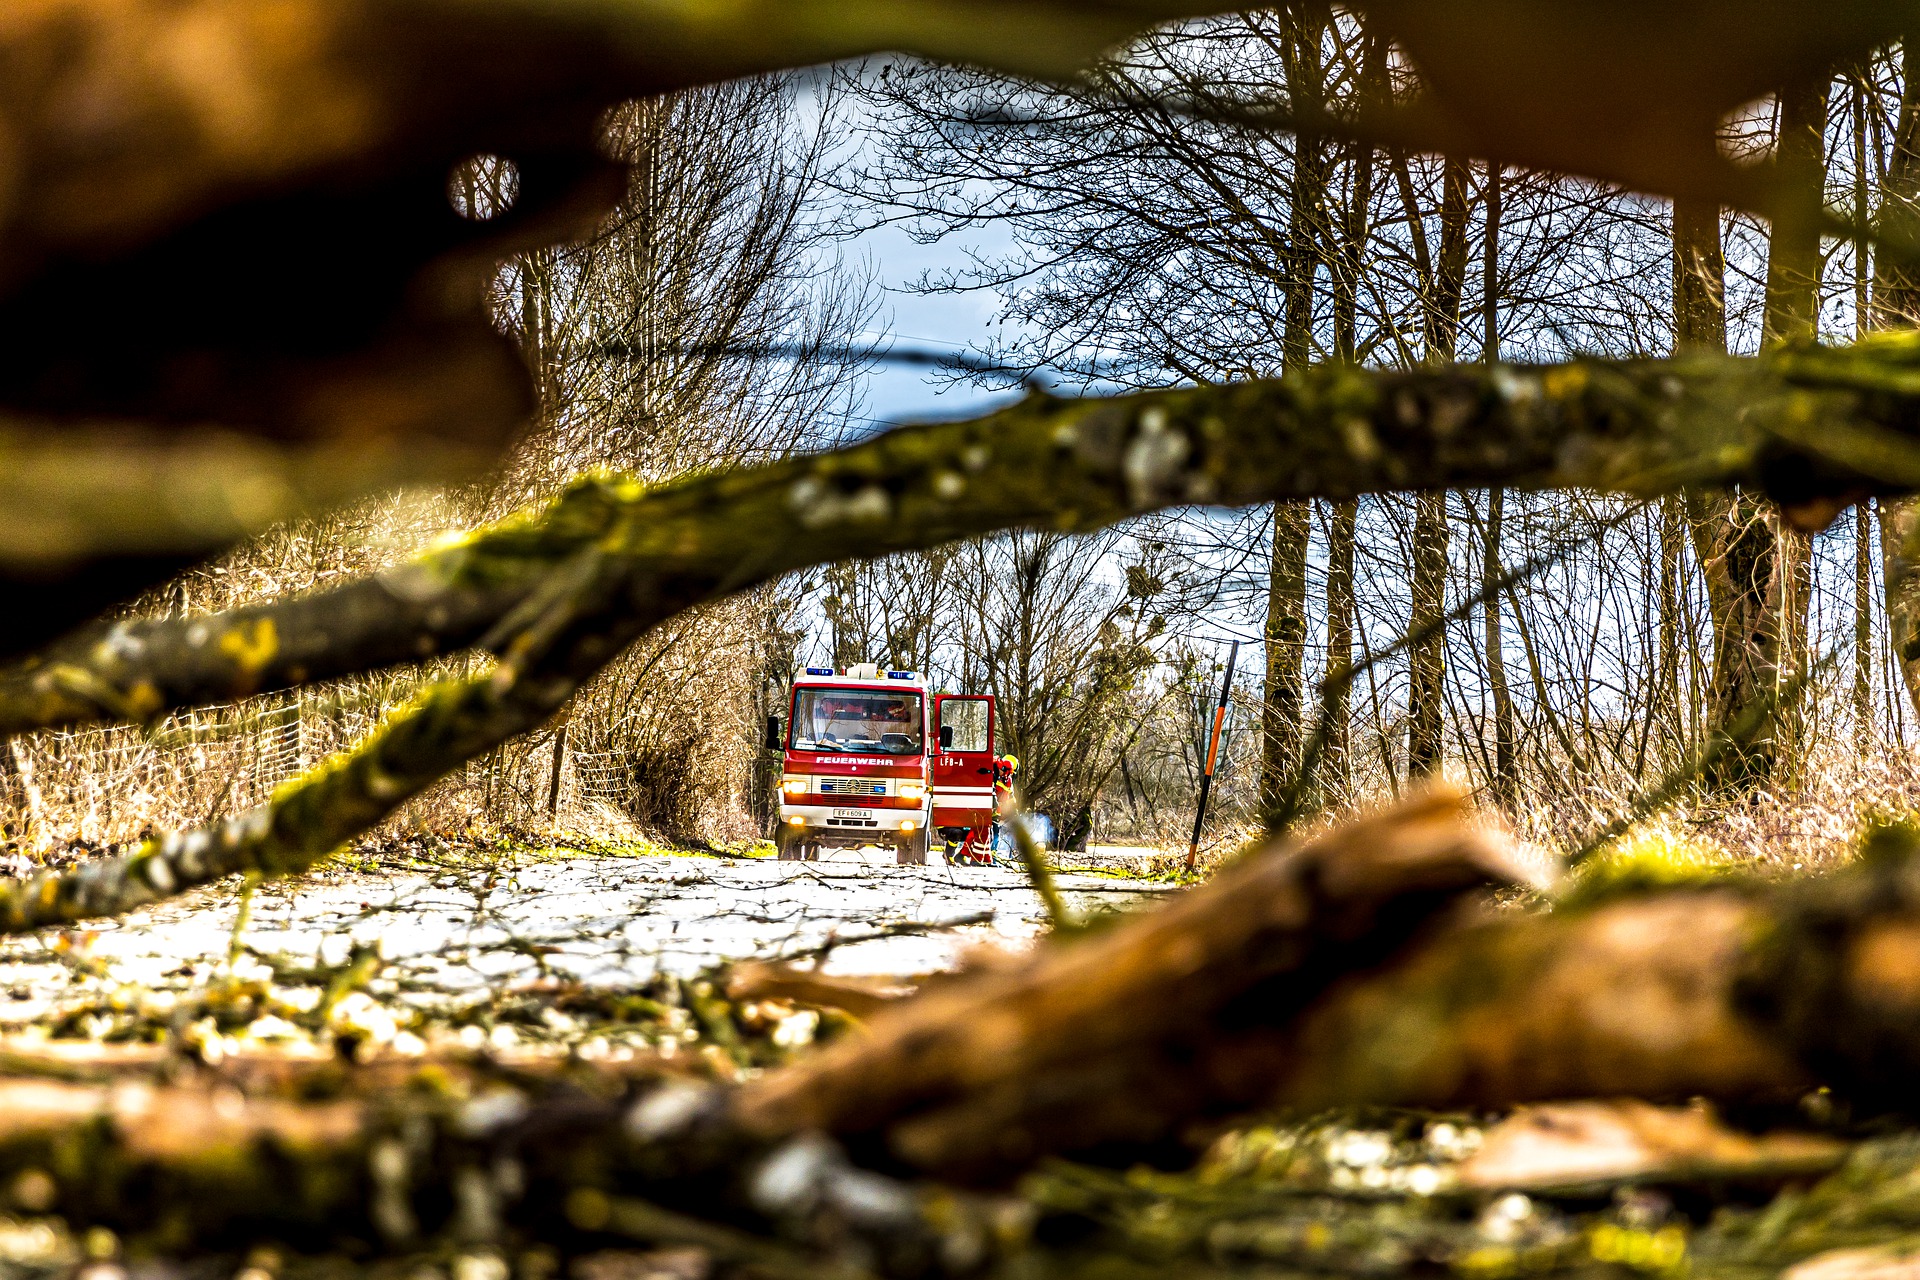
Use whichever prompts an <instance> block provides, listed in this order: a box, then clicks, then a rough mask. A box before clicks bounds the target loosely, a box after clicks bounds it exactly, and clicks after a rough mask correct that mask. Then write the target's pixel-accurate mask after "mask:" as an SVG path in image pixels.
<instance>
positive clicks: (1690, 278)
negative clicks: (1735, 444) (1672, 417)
mask: <svg viewBox="0 0 1920 1280" xmlns="http://www.w3.org/2000/svg"><path fill="white" fill-rule="evenodd" d="M1673 292H1674V350H1675V353H1676V354H1681V353H1686V352H1694V351H1725V350H1726V349H1727V315H1726V258H1725V256H1724V254H1723V252H1722V250H1721V247H1720V211H1719V210H1718V209H1714V208H1704V207H1700V206H1697V205H1692V204H1688V203H1686V202H1684V201H1676V202H1675V204H1674V209H1673ZM1686 505H1687V517H1688V524H1689V525H1690V526H1691V532H1692V534H1693V548H1694V558H1695V559H1696V560H1698V561H1699V562H1700V572H1701V576H1702V577H1703V578H1704V579H1705V580H1706V584H1707V609H1708V612H1709V613H1710V614H1711V615H1712V618H1713V672H1712V676H1711V678H1710V680H1709V683H1708V690H1707V732H1708V733H1714V732H1724V731H1726V730H1727V729H1729V728H1730V727H1731V726H1732V725H1733V724H1734V723H1735V722H1736V721H1738V720H1739V719H1740V716H1741V713H1742V712H1744V711H1745V710H1746V709H1747V708H1749V707H1750V706H1753V705H1754V704H1755V703H1756V702H1758V701H1760V700H1761V699H1764V698H1768V697H1771V696H1772V694H1773V691H1774V688H1775V685H1776V683H1777V670H1778V651H1777V649H1776V648H1775V645H1776V642H1777V641H1778V639H1779V627H1778V624H1777V621H1776V619H1775V617H1774V616H1773V613H1774V601H1775V600H1776V599H1777V597H1776V594H1775V589H1774V584H1775V571H1776V567H1777V561H1778V559H1779V557H1778V555H1777V554H1776V552H1777V549H1778V548H1777V546H1776V538H1775V535H1774V527H1773V522H1772V521H1771V520H1770V519H1769V518H1768V515H1767V511H1766V509H1765V508H1764V507H1763V505H1762V503H1761V501H1760V500H1759V499H1758V498H1756V497H1755V496H1754V495H1752V494H1751V493H1748V492H1745V491H1743V490H1741V489H1738V488H1733V489H1725V490H1714V491H1710V492H1693V493H1689V494H1687V495H1686ZM1774 758H1775V738H1774V733H1773V730H1772V725H1771V723H1769V724H1766V725H1764V726H1762V727H1761V728H1760V729H1759V730H1758V731H1757V732H1756V733H1754V734H1753V735H1751V736H1750V737H1748V738H1747V740H1746V741H1743V742H1740V743H1737V744H1735V745H1734V746H1733V747H1731V748H1730V749H1729V750H1726V751H1723V752H1721V753H1720V754H1719V755H1718V756H1716V757H1715V759H1714V761H1713V763H1712V764H1711V765H1709V766H1708V768H1707V770H1706V774H1705V777H1704V779H1703V781H1704V782H1705V783H1706V785H1707V787H1708V789H1709V790H1712V791H1717V792H1723V793H1731V792H1744V791H1750V790H1752V789H1753V788H1754V787H1756V786H1759V785H1761V784H1762V783H1764V782H1765V781H1766V780H1767V779H1768V778H1769V777H1771V776H1772V773H1773V763H1774Z"/></svg>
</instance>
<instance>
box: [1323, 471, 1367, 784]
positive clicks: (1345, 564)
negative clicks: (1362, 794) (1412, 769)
mask: <svg viewBox="0 0 1920 1280" xmlns="http://www.w3.org/2000/svg"><path fill="white" fill-rule="evenodd" d="M1359 513H1360V504H1359V503H1358V502H1356V501H1355V500H1354V499H1352V498H1348V499H1347V500H1346V501H1345V502H1336V503H1334V504H1333V506H1332V508H1331V510H1330V513H1329V519H1328V522H1327V673H1326V677H1325V678H1326V690H1325V692H1324V693H1323V695H1322V698H1321V715H1322V716H1324V717H1325V719H1326V730H1325V733H1326V737H1325V741H1324V743H1323V744H1322V746H1321V751H1320V794H1321V797H1322V801H1323V803H1326V804H1338V803H1341V802H1344V801H1347V800H1350V799H1352V797H1353V761H1352V726H1351V723H1350V720H1349V708H1350V707H1351V706H1352V696H1353V692H1352V681H1353V625H1354V612H1355V603H1356V602H1355V599H1354V590H1353V550H1354V532H1355V528H1354V527H1355V525H1356V524H1358V522H1359Z"/></svg>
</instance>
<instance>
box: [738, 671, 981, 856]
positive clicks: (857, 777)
mask: <svg viewBox="0 0 1920 1280" xmlns="http://www.w3.org/2000/svg"><path fill="white" fill-rule="evenodd" d="M787 710H788V715H787V721H786V724H785V725H784V726H783V725H782V724H781V723H780V717H778V716H773V717H770V718H769V720H768V723H767V745H768V746H769V747H773V748H776V749H778V750H780V751H782V752H783V753H784V761H783V767H782V770H781V776H780V834H779V838H778V841H777V843H778V845H779V849H780V857H782V858H787V859H815V858H818V857H819V856H820V851H821V850H822V849H826V848H834V847H841V848H848V847H855V848H857V847H863V846H867V845H879V846H881V847H883V848H886V847H891V848H892V849H893V850H894V855H895V857H894V860H895V861H896V862H900V863H915V864H924V863H925V862H926V860H927V851H928V849H929V848H931V847H933V845H932V841H933V838H934V836H935V835H936V834H937V835H938V836H939V837H940V839H941V843H942V846H943V847H944V845H945V844H946V843H947V842H949V841H953V842H957V841H960V840H962V839H964V838H965V837H966V835H967V834H968V833H969V832H972V833H973V834H974V836H975V840H976V843H979V844H982V845H984V844H985V840H986V830H987V827H988V825H989V824H990V823H991V822H992V821H993V763H994V757H993V727H994V726H993V699H992V698H988V697H976V696H973V695H970V694H954V693H933V692H931V691H930V690H929V689H928V688H927V681H926V677H924V676H922V675H921V674H920V673H919V672H917V671H886V670H882V669H881V668H880V667H878V666H876V665H875V664H873V663H865V664H861V665H856V666H851V667H848V668H847V669H846V670H844V671H835V670H834V669H833V668H832V667H808V668H807V669H806V674H805V675H804V676H802V677H800V678H799V679H797V680H795V681H794V683H793V698H792V701H791V702H790V703H789V704H788V708H787Z"/></svg>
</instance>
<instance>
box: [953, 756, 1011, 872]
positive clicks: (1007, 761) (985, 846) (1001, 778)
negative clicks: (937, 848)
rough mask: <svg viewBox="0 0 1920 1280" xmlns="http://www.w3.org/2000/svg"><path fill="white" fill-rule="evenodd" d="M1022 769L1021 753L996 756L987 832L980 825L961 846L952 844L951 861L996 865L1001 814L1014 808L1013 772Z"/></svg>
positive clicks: (962, 863)
mask: <svg viewBox="0 0 1920 1280" xmlns="http://www.w3.org/2000/svg"><path fill="white" fill-rule="evenodd" d="M1019 771H1020V757H1019V756H1013V755H1006V756H1000V757H998V758H996V759H995V760H994V762H993V817H992V819H991V820H990V821H989V822H988V824H987V828H986V836H985V838H984V839H983V838H981V833H980V828H979V827H974V828H973V829H972V830H970V831H968V832H967V834H966V835H965V837H963V838H962V839H961V841H960V847H959V848H957V849H955V848H953V847H951V846H949V847H948V849H947V861H948V862H950V863H958V864H959V865H961V866H970V867H990V866H992V865H993V850H994V845H995V843H996V842H997V841H998V840H999V838H1000V815H1001V814H1002V813H1004V812H1008V811H1010V810H1011V809H1012V808H1013V775H1014V774H1016V773H1018V772H1019Z"/></svg>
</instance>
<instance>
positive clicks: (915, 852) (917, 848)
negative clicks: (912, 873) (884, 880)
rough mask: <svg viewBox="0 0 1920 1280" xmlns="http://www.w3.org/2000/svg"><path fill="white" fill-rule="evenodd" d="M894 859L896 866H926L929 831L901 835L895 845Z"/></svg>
mask: <svg viewBox="0 0 1920 1280" xmlns="http://www.w3.org/2000/svg"><path fill="white" fill-rule="evenodd" d="M893 861H894V864H895V865H896V866H902V867H924V866H926V865H927V833H926V832H925V831H924V830H922V831H916V832H914V833H913V834H912V835H910V836H901V837H900V838H899V843H897V844H895V845H894V852H893Z"/></svg>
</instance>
